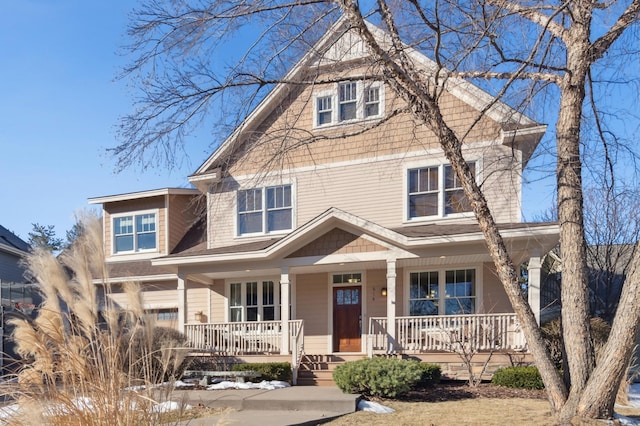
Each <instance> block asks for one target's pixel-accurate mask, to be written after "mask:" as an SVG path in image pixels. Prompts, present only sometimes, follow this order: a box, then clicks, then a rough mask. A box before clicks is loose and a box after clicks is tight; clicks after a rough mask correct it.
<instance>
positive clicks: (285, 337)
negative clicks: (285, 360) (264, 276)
mask: <svg viewBox="0 0 640 426" xmlns="http://www.w3.org/2000/svg"><path fill="white" fill-rule="evenodd" d="M290 288H291V283H290V282H289V268H286V267H284V268H282V269H281V270H280V300H281V302H280V323H281V325H280V328H281V329H282V342H281V344H280V345H281V346H280V355H288V354H289V293H290Z"/></svg>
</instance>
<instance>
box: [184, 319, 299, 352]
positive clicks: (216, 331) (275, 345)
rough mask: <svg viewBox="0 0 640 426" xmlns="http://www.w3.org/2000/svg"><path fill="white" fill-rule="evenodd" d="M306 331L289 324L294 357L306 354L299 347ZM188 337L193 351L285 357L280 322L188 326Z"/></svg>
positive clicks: (297, 324) (186, 330) (292, 323)
mask: <svg viewBox="0 0 640 426" xmlns="http://www.w3.org/2000/svg"><path fill="white" fill-rule="evenodd" d="M303 329H304V328H303V324H302V320H290V321H289V341H290V342H291V343H290V347H289V348H288V349H289V351H290V352H291V353H296V354H297V353H298V352H299V351H300V352H301V351H302V349H301V348H300V347H299V346H300V345H302V340H303V339H302V335H303ZM185 334H186V336H187V339H188V343H187V344H188V345H189V346H190V347H192V348H193V349H197V350H204V351H211V352H216V353H217V354H220V355H250V354H280V353H281V350H280V349H281V345H282V323H281V322H280V321H252V322H230V323H207V324H186V325H185ZM294 345H296V346H294ZM294 349H295V350H294Z"/></svg>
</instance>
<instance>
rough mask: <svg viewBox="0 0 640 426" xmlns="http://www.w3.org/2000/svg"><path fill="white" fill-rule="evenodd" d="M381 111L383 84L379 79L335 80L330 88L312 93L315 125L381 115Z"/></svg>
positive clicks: (382, 107) (382, 111) (321, 125)
mask: <svg viewBox="0 0 640 426" xmlns="http://www.w3.org/2000/svg"><path fill="white" fill-rule="evenodd" d="M383 115H384V86H383V84H382V83H381V82H365V81H349V82H344V83H338V84H337V85H335V86H334V89H333V90H328V91H323V92H322V93H317V94H316V95H315V102H314V120H313V123H314V124H313V125H314V127H323V126H330V125H336V124H341V123H350V122H353V121H356V120H366V119H373V118H380V117H382V116H383Z"/></svg>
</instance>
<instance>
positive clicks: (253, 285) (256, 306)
mask: <svg viewBox="0 0 640 426" xmlns="http://www.w3.org/2000/svg"><path fill="white" fill-rule="evenodd" d="M279 293H280V292H279V287H278V286H277V285H276V284H275V283H274V281H272V280H262V281H261V280H257V281H246V282H233V283H231V284H229V321H230V322H243V321H274V320H277V319H279V318H280V303H279V301H280V299H279Z"/></svg>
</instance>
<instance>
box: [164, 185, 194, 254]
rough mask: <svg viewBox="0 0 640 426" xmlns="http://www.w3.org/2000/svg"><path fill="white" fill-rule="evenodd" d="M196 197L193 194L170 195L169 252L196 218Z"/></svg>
mask: <svg viewBox="0 0 640 426" xmlns="http://www.w3.org/2000/svg"><path fill="white" fill-rule="evenodd" d="M193 202H194V197H193V196H191V195H170V196H169V203H168V204H169V211H168V215H169V232H168V238H169V252H171V251H172V250H173V248H174V247H175V246H176V245H177V244H178V242H179V241H180V239H182V237H183V236H184V234H185V233H186V232H187V230H189V228H190V227H191V225H193V223H194V222H195V220H196V215H195V206H194V205H193Z"/></svg>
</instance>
